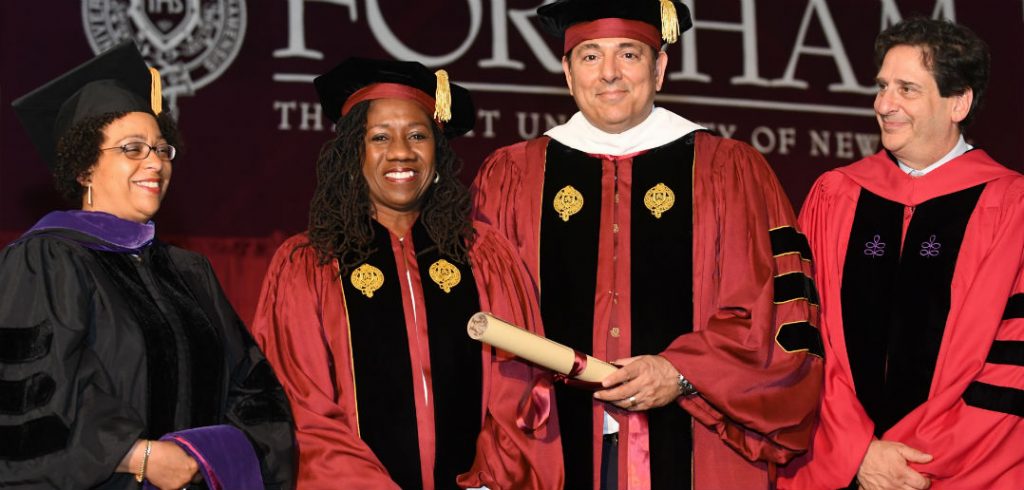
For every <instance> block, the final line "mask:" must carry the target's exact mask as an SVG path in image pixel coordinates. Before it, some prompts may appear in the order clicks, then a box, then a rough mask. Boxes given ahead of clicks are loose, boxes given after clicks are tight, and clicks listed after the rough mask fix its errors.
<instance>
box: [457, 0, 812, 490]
mask: <svg viewBox="0 0 1024 490" xmlns="http://www.w3.org/2000/svg"><path fill="white" fill-rule="evenodd" d="M538 14H539V16H540V18H541V21H542V23H543V25H544V27H545V28H546V29H547V30H548V31H549V32H551V33H554V34H556V35H558V36H559V37H561V38H563V39H564V46H563V48H564V50H563V53H564V57H563V58H562V67H563V70H564V72H565V77H566V82H567V84H568V87H569V90H570V93H571V94H572V96H573V98H574V99H575V101H576V104H577V106H578V107H579V109H580V112H578V113H577V114H575V115H574V116H573V117H572V118H571V119H570V120H569V121H568V122H566V123H565V124H563V125H561V126H557V127H555V128H553V129H551V130H550V131H548V132H547V133H546V134H545V136H542V137H540V138H537V139H534V140H530V141H527V142H523V143H519V144H516V145H512V146H509V147H505V148H501V149H499V150H497V151H496V152H495V153H493V154H492V155H491V156H490V157H489V158H488V159H487V161H486V162H485V163H484V164H483V166H482V167H481V169H480V172H479V174H478V175H477V177H476V181H475V183H474V186H473V191H474V206H475V209H476V217H477V218H478V219H480V220H481V221H484V222H487V223H489V224H491V225H493V226H494V227H496V228H497V229H498V230H500V231H501V232H502V233H504V234H505V235H506V236H507V237H508V238H509V240H510V241H511V242H512V243H513V244H514V245H515V246H516V247H517V249H518V251H519V253H520V256H521V257H522V258H523V260H524V262H525V263H526V267H527V269H528V270H529V271H530V273H531V274H532V275H533V277H534V278H535V280H536V281H537V284H538V286H539V288H540V295H541V313H542V316H543V320H544V329H545V332H546V335H547V336H548V337H549V338H550V339H552V340H554V341H557V342H559V343H561V344H565V345H567V346H569V347H572V348H573V349H575V350H577V351H579V352H584V353H588V354H591V355H593V356H594V357H596V358H598V359H604V360H608V361H611V362H614V363H616V364H619V365H621V366H623V367H622V369H620V370H618V371H615V372H614V373H612V374H610V375H609V376H607V377H606V378H605V379H604V380H603V387H604V388H603V389H600V390H599V391H596V392H594V393H591V392H589V391H585V390H579V389H574V388H571V387H564V386H560V387H558V390H557V392H556V398H557V407H558V413H559V424H560V431H561V435H562V447H563V458H564V464H565V470H566V488H571V489H583V488H602V489H616V488H618V489H630V490H633V489H647V488H654V489H662V488H688V487H694V488H700V489H758V488H762V489H763V488H769V486H770V485H771V480H772V479H773V478H774V474H775V471H774V470H775V468H774V467H775V466H776V465H780V464H784V463H786V462H787V461H789V460H790V459H792V458H793V457H795V456H796V455H798V454H801V453H802V452H803V451H805V450H806V447H807V444H808V442H809V438H810V433H811V428H812V427H813V424H814V420H815V410H816V407H817V404H818V397H819V393H820V388H821V383H822V378H821V376H822V374H821V370H822V357H821V352H822V345H821V338H820V336H819V333H818V330H817V315H818V306H817V304H818V299H817V293H816V290H815V285H814V283H813V280H812V279H811V256H810V253H809V251H808V246H807V241H806V238H805V237H804V236H803V235H802V234H801V233H799V231H797V229H796V228H795V227H794V223H795V221H796V220H795V218H794V216H793V211H792V209H791V206H790V204H789V201H788V199H787V198H786V195H785V194H784V192H783V191H782V189H781V187H780V186H779V183H778V181H777V179H776V178H775V176H774V174H773V173H772V171H771V169H770V168H769V166H768V164H767V162H765V160H764V158H763V157H762V156H761V155H760V154H758V153H757V152H756V151H754V150H753V149H752V148H750V147H749V146H747V145H744V144H742V143H739V142H736V141H733V140H728V139H725V138H720V137H718V136H715V135H712V134H711V133H709V132H707V131H706V130H704V128H701V127H700V126H697V125H696V124H694V123H692V122H690V121H688V120H686V119H684V118H682V117H680V116H678V115H676V114H673V113H672V112H669V111H667V110H665V109H663V108H658V107H655V106H654V96H655V93H656V92H657V91H658V90H659V89H660V88H661V84H662V81H663V79H664V76H665V70H666V66H667V63H668V55H667V54H666V52H665V51H663V50H662V48H663V46H664V45H665V44H666V43H672V42H674V41H675V40H676V38H677V37H678V36H679V35H680V33H681V32H685V31H686V29H688V28H689V27H690V26H691V21H690V16H689V11H688V10H687V8H686V7H685V6H684V5H682V4H681V3H680V2H678V1H669V0H660V1H659V0H636V1H632V2H626V1H618V0H559V1H557V2H555V3H552V4H548V5H544V6H542V7H540V8H539V9H538Z"/></svg>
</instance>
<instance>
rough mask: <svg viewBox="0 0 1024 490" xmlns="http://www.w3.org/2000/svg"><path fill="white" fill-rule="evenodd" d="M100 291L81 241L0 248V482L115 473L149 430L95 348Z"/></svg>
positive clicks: (81, 481)
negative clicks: (121, 397) (132, 447)
mask: <svg viewBox="0 0 1024 490" xmlns="http://www.w3.org/2000/svg"><path fill="white" fill-rule="evenodd" d="M101 296H102V295H99V294H97V288H96V284H95V282H94V281H93V274H92V273H91V271H90V263H89V256H88V251H87V250H85V249H83V248H81V247H80V246H78V245H75V244H72V243H69V242H65V241H62V240H59V239H55V238H45V237H37V238H32V239H29V240H26V241H24V242H22V243H20V244H16V245H14V246H10V247H7V248H6V249H4V250H3V251H2V252H0V487H4V488H91V487H94V486H98V485H100V484H103V483H104V482H106V483H107V484H110V483H114V482H113V481H108V479H111V478H112V473H113V472H114V470H115V469H116V467H117V465H118V463H119V462H120V461H121V459H122V458H123V457H124V455H125V453H126V452H127V451H128V450H129V449H130V448H131V446H132V444H133V443H134V442H135V440H136V439H138V438H139V435H140V434H141V433H142V431H143V430H144V422H143V419H142V416H141V415H140V413H139V412H138V411H137V410H136V409H135V408H134V407H133V406H132V405H131V404H130V403H129V402H128V401H126V400H122V399H120V398H119V397H117V396H114V395H113V393H115V392H117V389H116V386H114V381H113V378H112V377H111V376H110V373H109V372H108V371H107V370H106V369H105V368H104V363H103V362H101V360H100V359H99V357H98V356H97V355H96V352H95V351H94V350H93V349H92V348H91V341H92V335H91V332H92V331H93V329H94V325H92V323H93V322H95V321H96V318H97V316H96V315H95V314H94V311H95V310H97V309H102V308H103V306H102V305H101V304H99V303H100V302H101V300H100V299H99V297H101ZM132 368H133V366H124V369H132ZM112 479H113V480H123V479H129V480H130V479H131V475H127V474H122V475H115V476H113V478H112Z"/></svg>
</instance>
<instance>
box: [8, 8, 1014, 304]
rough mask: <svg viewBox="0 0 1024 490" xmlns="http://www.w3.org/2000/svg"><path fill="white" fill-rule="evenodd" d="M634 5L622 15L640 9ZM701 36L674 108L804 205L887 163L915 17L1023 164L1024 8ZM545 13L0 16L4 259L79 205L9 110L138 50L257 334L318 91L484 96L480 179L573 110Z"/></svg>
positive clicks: (473, 152) (195, 242) (179, 170)
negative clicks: (32, 231)
mask: <svg viewBox="0 0 1024 490" xmlns="http://www.w3.org/2000/svg"><path fill="white" fill-rule="evenodd" d="M624 1H626V0H624ZM686 3H688V4H689V5H691V8H692V11H693V17H694V19H695V21H696V24H697V27H696V28H695V29H694V30H693V31H691V32H690V33H687V34H686V35H685V36H684V37H683V39H682V42H681V43H679V44H676V45H673V46H671V47H670V48H669V58H670V62H669V77H668V80H667V81H666V83H665V86H664V88H663V90H662V92H661V95H660V96H659V100H658V102H657V103H658V104H659V105H663V106H665V107H667V108H669V109H671V110H673V111H676V112H678V113H680V114H682V115H684V116H685V117H687V118H689V119H691V120H694V121H696V122H699V123H702V124H705V125H708V126H710V127H711V128H713V129H716V130H718V131H720V132H722V133H724V134H726V135H730V136H732V137H734V138H737V139H740V140H744V141H747V142H750V143H752V144H754V145H755V147H757V148H758V149H759V150H761V151H762V152H763V153H765V155H766V156H767V157H768V159H769V161H770V162H771V163H772V164H773V166H774V167H775V169H776V171H777V172H778V174H779V177H780V178H781V180H782V182H783V184H784V186H785V187H786V189H787V191H788V192H789V195H790V197H791V199H792V200H793V202H794V204H795V205H797V206H799V204H800V203H801V202H802V201H803V197H804V195H805V194H806V192H807V190H808V189H809V187H810V185H811V183H812V182H813V181H814V179H815V178H816V176H817V175H819V174H820V173H821V172H823V171H825V170H827V169H829V168H832V167H835V166H838V165H842V164H845V163H849V162H851V161H854V160H856V159H858V158H860V157H862V156H864V155H866V154H871V153H874V152H875V151H876V150H877V148H878V136H877V126H876V124H875V121H874V119H873V115H872V112H871V104H872V100H873V95H872V92H873V87H872V79H873V78H874V74H875V67H874V63H873V59H872V42H873V39H874V37H875V35H877V33H878V32H879V30H880V29H881V28H882V27H883V26H888V25H890V24H891V23H892V22H893V21H894V20H896V19H899V18H901V17H908V16H911V15H926V16H942V17H947V18H954V19H955V20H957V21H958V22H961V23H963V24H966V25H968V26H971V27H972V28H974V29H975V30H977V31H978V33H979V34H980V35H981V36H982V38H984V39H985V40H986V41H987V42H988V43H989V45H990V46H991V49H992V55H993V56H992V83H991V87H990V91H989V93H988V96H987V103H986V105H985V107H984V109H983V111H982V112H981V114H980V117H979V118H978V120H977V122H976V123H975V125H974V126H973V127H972V128H970V130H969V134H968V139H969V140H971V141H972V142H973V143H974V144H975V145H978V146H980V147H982V148H984V149H986V150H987V151H989V153H990V154H992V155H993V156H994V157H995V158H996V159H997V160H999V161H1001V162H1003V163H1005V164H1007V165H1009V166H1012V167H1015V168H1018V169H1020V168H1021V164H1022V160H1024V158H1022V157H1024V137H1022V136H1024V131H1022V129H1021V128H1022V127H1024V124H1022V123H1024V90H1022V88H1021V87H1024V66H1022V65H1024V63H1022V61H1024V56H1022V54H1021V48H1022V47H1024V1H1022V0H981V1H978V0H974V1H971V2H968V1H967V0H870V1H868V0H773V1H761V2H757V1H756V0H714V1H712V0H689V1H687V2H686ZM539 4H540V2H539V1H538V0H531V1H519V0H491V1H484V0H445V1H443V2H441V1H432V2H426V1H423V2H409V1H391V2H380V1H378V0H364V1H358V0H305V1H304V0H273V1H272V0H260V1H249V2H245V1H244V0H81V1H72V0H64V1H60V2H55V1H54V2H50V1H45V2H44V1H27V0H20V1H4V2H0V65H2V66H3V71H2V75H0V243H6V242H7V241H9V240H10V239H11V238H12V237H15V236H17V235H18V234H19V233H21V232H22V231H23V230H25V229H26V228H28V227H29V226H31V225H32V223H33V222H35V220H37V219H38V218H39V217H40V216H42V215H43V214H45V213H46V212H47V211H49V210H52V209H57V208H62V207H64V205H63V204H62V203H61V202H60V201H59V199H58V198H57V197H56V194H55V192H54V191H53V190H52V186H51V183H50V177H49V175H48V174H47V171H46V168H45V166H44V165H43V164H42V163H41V161H40V160H39V158H38V157H37V156H36V154H35V152H34V150H33V149H32V147H31V145H30V143H29V141H28V138H27V136H26V135H25V133H24V131H23V130H22V129H21V127H20V126H19V125H18V122H17V120H16V119H15V117H14V114H13V112H12V111H11V109H10V102H11V101H12V100H13V99H14V98H16V97H18V96H21V95H22V94H24V93H26V92H27V91H29V90H31V89H32V88H34V87H36V86H38V85H40V84H41V83H44V82H46V81H47V80H49V79H51V78H52V77H54V76H56V75H58V74H60V73H62V72H63V71H65V70H67V69H68V68H70V67H72V66H74V65H76V64H78V63H80V62H82V61H84V60H85V59H87V58H89V57H90V56H92V55H93V53H94V50H96V49H102V48H104V47H107V46H110V45H111V44H112V43H114V42H116V41H118V40H119V39H122V38H128V37H130V38H133V39H135V40H136V42H137V44H139V45H140V46H141V47H142V49H143V50H144V51H145V52H146V54H147V58H148V60H149V61H150V63H152V64H154V65H157V66H158V67H160V68H161V71H162V73H163V74H164V76H165V80H164V83H165V89H166V90H167V93H169V94H170V95H172V97H173V99H174V105H175V107H176V110H177V113H178V115H179V122H180V125H181V127H182V130H183V133H184V136H185V139H186V142H187V151H186V152H185V154H184V155H183V156H182V157H181V158H180V159H179V160H176V161H175V163H176V165H175V173H174V182H173V184H174V185H173V186H172V188H171V192H170V193H169V195H168V198H167V200H166V201H165V202H164V206H163V208H162V209H161V212H160V214H159V216H158V217H157V222H158V224H159V230H160V233H161V236H164V237H170V238H171V239H172V240H173V241H175V242H177V243H181V244H183V245H185V246H188V247H190V248H192V249H195V250H198V251H200V252H202V253H205V254H207V255H208V256H210V257H211V260H212V261H213V262H214V266H215V268H216V269H217V272H218V274H219V275H220V277H221V279H222V282H223V284H224V286H225V289H226V290H227V291H228V294H229V296H230V297H231V299H232V301H234V302H235V305H236V307H238V309H239V311H240V313H242V316H243V318H246V319H248V318H249V317H250V316H251V313H252V311H253V308H254V307H255V300H256V294H257V292H258V288H259V279H260V278H261V277H262V274H263V271H264V269H265V267H266V263H267V260H268V256H269V254H270V253H272V251H273V249H274V247H275V246H276V244H277V243H279V242H280V241H281V240H282V239H283V238H284V237H286V236H287V235H289V234H291V233H295V232H298V231H301V230H302V229H303V228H304V226H305V222H306V213H307V209H308V205H307V203H308V201H309V196H310V194H311V191H312V188H313V181H314V175H313V166H314V162H315V158H316V155H317V152H318V151H319V148H320V146H321V145H322V144H323V142H324V141H326V140H327V139H328V138H329V136H330V135H331V127H330V124H329V122H328V121H327V120H326V119H325V118H323V117H322V114H320V112H319V110H320V109H319V105H318V104H317V102H316V94H315V92H314V90H313V87H312V85H311V84H310V83H309V80H310V78H311V76H312V75H314V74H318V73H321V72H323V71H326V70H327V69H329V68H331V67H332V66H334V65H335V64H336V63H338V62H339V61H341V60H342V59H344V58H345V57H348V56H354V55H359V56H370V57H391V58H403V59H417V60H419V61H421V62H423V63H424V64H427V65H428V66H437V67H444V68H446V69H447V70H448V71H449V73H450V75H451V78H452V79H453V80H454V81H455V82H458V83H461V84H464V85H465V86H467V87H468V88H470V89H471V90H472V91H473V93H474V99H475V102H476V105H477V108H478V116H479V118H478V123H477V129H476V131H475V132H474V133H473V134H471V135H470V136H468V137H466V138H462V139H459V140H457V141H456V143H455V147H456V149H457V150H458V151H459V153H460V154H461V155H462V156H463V158H464V160H465V162H466V175H465V177H466V178H467V179H469V178H471V176H472V173H473V172H474V171H475V169H476V168H477V166H478V165H479V163H480V161H481V160H482V159H483V158H484V157H485V156H486V155H487V153H489V152H490V151H491V150H493V149H495V148H497V147H498V146H501V145H506V144H509V143H513V142H515V141H519V140H521V139H523V138H527V137H532V136H534V135H536V134H539V133H540V132H543V131H544V130H545V129H547V128H548V127H550V126H551V125H553V124H557V123H558V122H560V121H563V120H564V119H565V118H567V117H568V116H569V115H571V114H572V113H573V112H574V111H575V108H574V105H573V103H572V100H571V98H570V97H569V96H568V94H567V92H566V91H565V89H564V78H563V76H562V74H561V71H560V66H559V64H558V58H557V57H556V55H555V53H557V52H558V51H559V48H560V45H559V43H557V42H556V41H555V40H553V39H549V38H547V37H546V36H543V35H542V34H540V32H539V30H538V25H537V20H536V18H535V17H534V16H533V14H532V12H533V10H534V9H535V8H536V7H537V6H538V5H539Z"/></svg>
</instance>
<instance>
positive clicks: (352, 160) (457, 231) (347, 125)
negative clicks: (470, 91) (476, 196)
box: [293, 101, 475, 275]
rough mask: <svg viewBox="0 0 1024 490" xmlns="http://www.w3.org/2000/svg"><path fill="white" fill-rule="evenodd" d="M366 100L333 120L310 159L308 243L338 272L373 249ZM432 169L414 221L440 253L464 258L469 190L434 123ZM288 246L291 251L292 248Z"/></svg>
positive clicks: (468, 238) (469, 230)
mask: <svg viewBox="0 0 1024 490" xmlns="http://www.w3.org/2000/svg"><path fill="white" fill-rule="evenodd" d="M370 103H371V101H363V102H360V103H359V104H356V105H355V106H354V107H353V108H352V110H351V111H349V113H348V114H346V115H345V116H344V117H342V118H341V119H340V120H339V121H338V124H337V127H336V131H335V136H334V137H333V138H332V139H330V140H329V141H327V143H325V144H324V146H323V148H322V149H321V151H320V157H319V158H318V159H317V163H316V190H314V191H313V199H312V201H311V202H310V209H309V242H307V243H303V244H300V245H298V246H297V247H296V248H295V250H297V249H299V248H302V247H306V246H311V247H313V249H314V250H315V251H316V253H317V258H318V260H319V263H320V265H326V264H328V263H329V262H330V261H331V260H334V259H337V260H338V266H339V269H340V272H341V274H342V275H344V274H347V273H348V272H349V271H350V270H351V269H353V268H354V267H355V266H357V265H359V264H360V263H362V262H364V261H365V260H366V259H367V258H368V257H369V256H370V254H371V253H373V252H374V251H375V250H374V249H373V246H372V244H373V240H374V231H373V226H372V221H373V204H372V203H371V202H370V192H369V187H368V186H367V183H366V179H365V178H364V177H363V156H364V151H363V149H364V142H363V139H364V137H365V136H366V115H367V113H368V112H369V107H370ZM431 128H432V131H433V133H434V141H435V142H436V143H435V144H436V147H435V153H434V155H435V160H436V165H435V168H436V172H437V174H438V175H439V176H440V182H438V183H436V184H431V185H430V187H429V188H428V189H427V191H426V193H425V194H424V195H423V207H422V210H421V212H420V217H419V220H420V222H422V223H423V226H424V228H426V230H427V234H428V235H430V238H431V239H432V240H433V241H434V243H435V244H437V247H438V249H439V250H440V252H441V254H443V255H445V256H447V257H449V258H452V259H455V260H456V261H458V262H462V263H466V262H467V259H468V250H469V246H470V244H471V243H472V241H473V239H474V238H475V231H474V230H473V226H472V224H471V223H470V220H469V212H470V197H469V189H467V188H466V186H465V185H464V184H463V183H462V182H461V181H460V180H459V172H460V171H461V170H462V160H460V159H459V157H458V156H457V155H456V154H455V151H454V150H452V148H451V146H450V145H449V144H448V139H447V138H445V136H444V133H443V131H442V130H441V128H439V127H438V126H437V125H434V124H432V125H431ZM293 251H294V250H293Z"/></svg>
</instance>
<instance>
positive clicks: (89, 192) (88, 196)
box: [85, 184, 92, 206]
mask: <svg viewBox="0 0 1024 490" xmlns="http://www.w3.org/2000/svg"><path fill="white" fill-rule="evenodd" d="M85 187H86V189H88V190H87V191H86V202H88V203H89V205H90V206H92V184H89V185H87V186H85Z"/></svg>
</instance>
